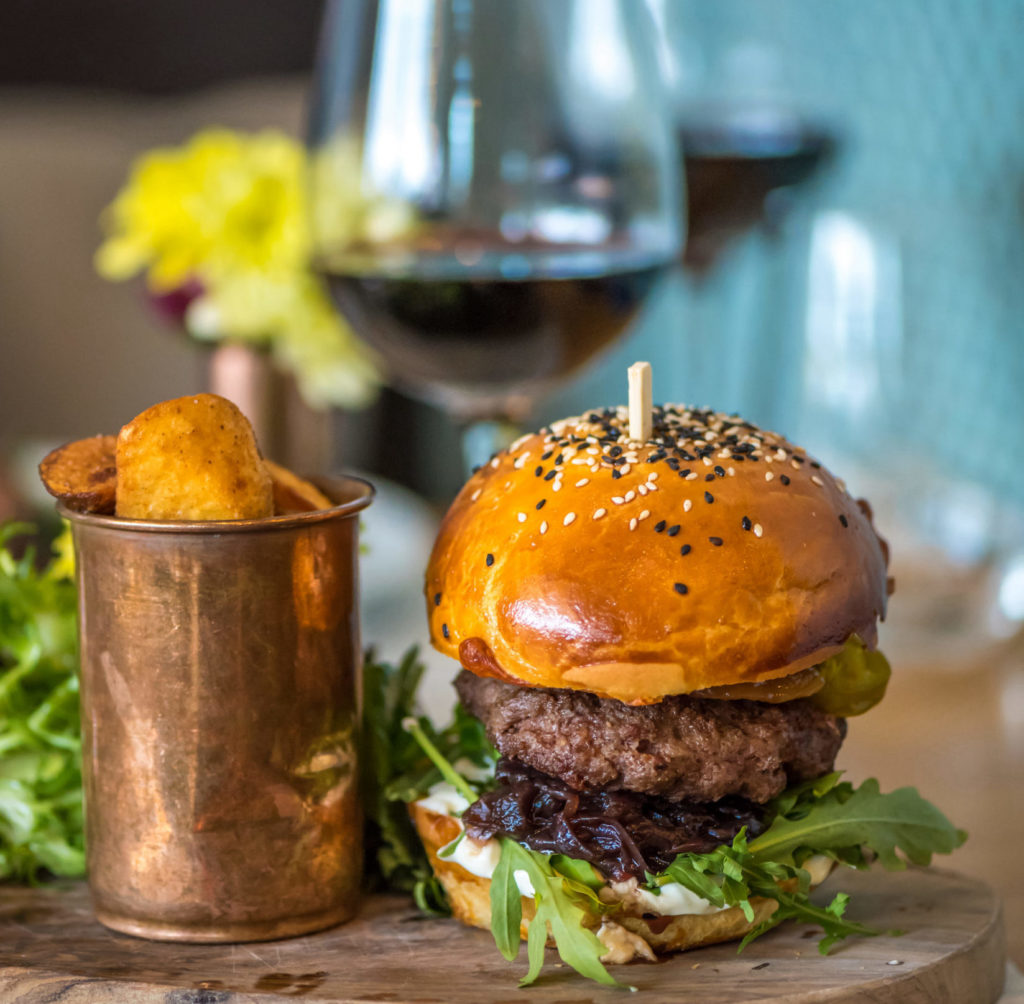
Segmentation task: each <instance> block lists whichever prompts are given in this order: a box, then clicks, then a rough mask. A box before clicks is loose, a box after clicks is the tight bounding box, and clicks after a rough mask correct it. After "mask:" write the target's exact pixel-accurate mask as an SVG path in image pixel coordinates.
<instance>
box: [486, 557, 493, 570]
mask: <svg viewBox="0 0 1024 1004" xmlns="http://www.w3.org/2000/svg"><path fill="white" fill-rule="evenodd" d="M493 564H494V555H493V554H489V555H487V567H488V568H490V567H491V565H493Z"/></svg>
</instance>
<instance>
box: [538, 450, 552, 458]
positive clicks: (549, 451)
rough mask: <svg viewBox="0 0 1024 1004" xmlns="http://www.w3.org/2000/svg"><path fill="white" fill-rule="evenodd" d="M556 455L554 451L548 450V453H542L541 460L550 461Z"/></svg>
mask: <svg viewBox="0 0 1024 1004" xmlns="http://www.w3.org/2000/svg"><path fill="white" fill-rule="evenodd" d="M554 455H555V451H554V450H548V451H547V453H542V454H541V455H540V459H541V460H550V459H551V458H552V457H553V456H554Z"/></svg>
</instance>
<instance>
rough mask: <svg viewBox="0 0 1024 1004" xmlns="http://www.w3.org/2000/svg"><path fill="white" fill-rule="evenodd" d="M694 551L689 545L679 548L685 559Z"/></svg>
mask: <svg viewBox="0 0 1024 1004" xmlns="http://www.w3.org/2000/svg"><path fill="white" fill-rule="evenodd" d="M692 550H693V548H692V547H690V545H689V544H683V546H682V547H681V548H679V553H680V554H681V555H682V556H683V557H684V558H685V557H686V555H688V554H689V553H690V551H692Z"/></svg>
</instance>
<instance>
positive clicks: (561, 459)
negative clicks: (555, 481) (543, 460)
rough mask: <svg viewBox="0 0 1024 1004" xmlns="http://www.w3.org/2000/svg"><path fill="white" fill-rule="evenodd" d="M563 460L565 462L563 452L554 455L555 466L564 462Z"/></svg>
mask: <svg viewBox="0 0 1024 1004" xmlns="http://www.w3.org/2000/svg"><path fill="white" fill-rule="evenodd" d="M564 462H565V454H564V453H559V454H558V456H557V457H555V467H557V466H558V465H559V464H561V463H564Z"/></svg>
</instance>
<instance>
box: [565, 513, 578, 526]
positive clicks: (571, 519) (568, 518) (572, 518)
mask: <svg viewBox="0 0 1024 1004" xmlns="http://www.w3.org/2000/svg"><path fill="white" fill-rule="evenodd" d="M575 522H576V513H574V512H567V513H566V514H565V519H563V520H562V526H568V525H569V524H570V523H575Z"/></svg>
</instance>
